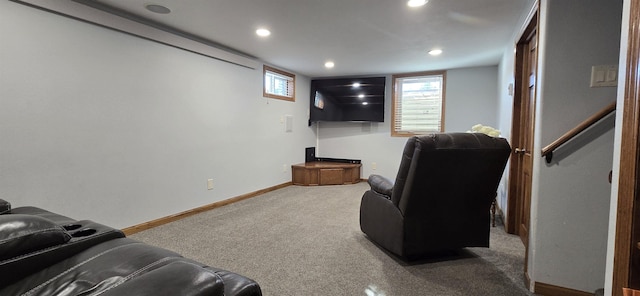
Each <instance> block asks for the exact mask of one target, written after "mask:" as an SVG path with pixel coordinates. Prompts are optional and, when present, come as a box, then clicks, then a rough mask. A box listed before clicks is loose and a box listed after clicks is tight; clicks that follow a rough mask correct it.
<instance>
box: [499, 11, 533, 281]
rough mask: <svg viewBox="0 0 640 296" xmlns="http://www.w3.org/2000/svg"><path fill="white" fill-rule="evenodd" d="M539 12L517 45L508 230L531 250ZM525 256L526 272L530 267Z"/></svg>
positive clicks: (506, 225)
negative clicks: (530, 231) (530, 228)
mask: <svg viewBox="0 0 640 296" xmlns="http://www.w3.org/2000/svg"><path fill="white" fill-rule="evenodd" d="M537 46H538V43H537V14H535V15H534V16H533V18H532V19H531V21H530V23H529V25H528V26H527V28H526V29H525V31H524V33H523V35H522V37H521V39H520V40H519V42H518V44H517V46H516V63H515V65H516V67H515V87H514V90H515V92H514V97H513V121H512V128H511V131H512V135H511V146H512V149H513V151H512V154H511V167H510V171H509V197H508V203H507V206H508V208H507V211H508V212H507V217H508V220H507V221H506V223H505V227H506V230H507V232H509V233H514V234H518V235H519V236H520V238H521V240H522V242H523V244H524V245H525V248H526V249H527V253H528V245H529V221H530V212H531V181H532V173H531V172H532V167H533V135H534V126H535V109H536V82H537V76H536V73H537V62H538V61H537V57H538V54H537ZM526 260H528V258H527V257H525V272H526V269H527V263H526Z"/></svg>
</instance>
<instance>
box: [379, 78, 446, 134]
mask: <svg viewBox="0 0 640 296" xmlns="http://www.w3.org/2000/svg"><path fill="white" fill-rule="evenodd" d="M445 83H446V72H445V71H437V72H421V73H409V74H398V75H393V90H392V100H393V107H392V113H391V122H392V124H391V136H395V137H409V136H414V135H424V134H429V133H438V132H443V131H444V101H445Z"/></svg>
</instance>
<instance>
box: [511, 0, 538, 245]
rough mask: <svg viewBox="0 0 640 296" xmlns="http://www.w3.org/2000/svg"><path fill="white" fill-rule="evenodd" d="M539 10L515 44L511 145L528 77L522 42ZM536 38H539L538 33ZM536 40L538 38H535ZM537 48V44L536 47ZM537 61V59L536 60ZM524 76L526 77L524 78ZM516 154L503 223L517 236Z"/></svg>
mask: <svg viewBox="0 0 640 296" xmlns="http://www.w3.org/2000/svg"><path fill="white" fill-rule="evenodd" d="M539 9H540V6H539V4H538V3H535V5H534V8H533V9H532V12H531V14H530V15H529V17H528V18H527V19H528V20H527V25H526V26H525V27H524V29H523V30H522V34H520V38H519V39H518V42H517V44H516V55H515V63H514V65H515V66H514V74H515V83H514V88H513V89H514V93H513V108H512V110H513V111H512V112H513V113H512V114H513V115H512V116H513V117H512V120H511V143H519V142H520V139H521V137H522V135H521V134H520V129H519V127H520V124H521V122H522V121H521V119H520V111H521V101H522V98H523V91H524V88H522V85H523V84H528V75H524V76H523V75H522V73H523V71H524V70H523V66H524V63H526V62H527V61H526V60H525V58H526V55H523V54H522V51H523V50H524V46H523V42H526V40H527V39H528V37H529V36H530V35H531V33H533V31H534V30H538V29H539V22H538V20H539V15H540V13H539ZM537 36H540V34H539V33H538V34H537ZM536 38H538V37H536ZM536 43H538V41H536ZM537 46H539V43H538V45H537ZM536 60H537V59H536ZM525 76H526V77H525ZM532 132H533V131H532ZM512 148H513V147H512ZM516 155H517V154H515V152H514V151H512V153H511V161H510V162H511V165H510V166H509V179H508V182H507V190H508V194H507V219H505V221H504V226H505V231H506V232H507V233H510V234H518V232H519V225H520V221H521V220H522V218H521V213H520V212H519V209H520V208H521V206H522V201H521V200H520V199H519V198H518V195H517V189H518V184H517V180H518V179H519V178H518V176H519V175H520V174H522V167H521V163H520V162H519V161H518V162H517V161H514V159H515V157H514V156H516Z"/></svg>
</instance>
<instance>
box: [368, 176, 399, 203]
mask: <svg viewBox="0 0 640 296" xmlns="http://www.w3.org/2000/svg"><path fill="white" fill-rule="evenodd" d="M367 183H369V186H371V190H373V191H375V192H377V193H379V194H382V195H384V196H387V198H389V199H390V198H391V192H392V191H393V182H391V181H390V180H389V179H387V178H385V177H383V176H380V175H370V176H369V179H368V180H367Z"/></svg>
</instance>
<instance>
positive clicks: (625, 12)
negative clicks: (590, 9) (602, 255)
mask: <svg viewBox="0 0 640 296" xmlns="http://www.w3.org/2000/svg"><path fill="white" fill-rule="evenodd" d="M630 14H631V1H629V0H624V1H623V6H622V22H621V29H620V59H619V64H618V65H619V67H618V77H620V78H621V79H620V80H619V81H620V82H619V83H618V93H617V103H616V123H615V125H616V127H617V128H616V129H615V136H614V141H613V146H614V150H613V169H612V171H613V176H612V181H611V184H612V185H611V203H610V205H609V228H608V236H607V258H606V270H605V281H604V288H605V295H612V292H613V267H614V266H613V265H614V255H615V241H616V219H617V210H618V182H619V177H620V153H621V151H620V150H621V149H620V148H621V147H622V144H621V143H622V119H623V116H622V114H624V92H625V87H626V81H625V80H624V79H622V78H623V77H625V76H626V67H627V50H628V43H629V16H630Z"/></svg>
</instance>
